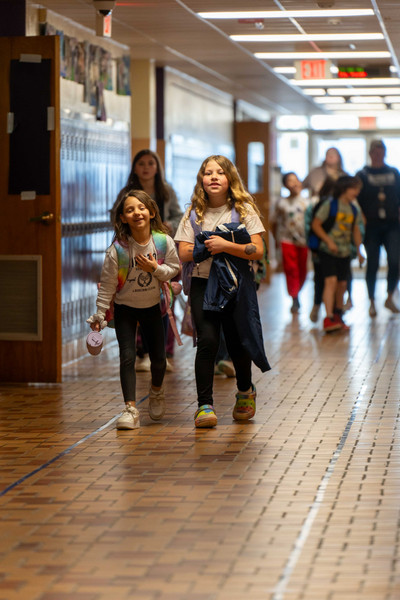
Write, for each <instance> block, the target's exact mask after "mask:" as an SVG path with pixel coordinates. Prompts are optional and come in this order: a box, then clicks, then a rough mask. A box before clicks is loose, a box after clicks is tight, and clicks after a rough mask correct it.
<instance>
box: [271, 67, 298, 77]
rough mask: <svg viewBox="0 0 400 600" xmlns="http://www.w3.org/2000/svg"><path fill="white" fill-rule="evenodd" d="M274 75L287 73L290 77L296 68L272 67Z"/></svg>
mask: <svg viewBox="0 0 400 600" xmlns="http://www.w3.org/2000/svg"><path fill="white" fill-rule="evenodd" d="M274 71H275V73H287V74H288V75H291V74H292V73H296V67H274Z"/></svg>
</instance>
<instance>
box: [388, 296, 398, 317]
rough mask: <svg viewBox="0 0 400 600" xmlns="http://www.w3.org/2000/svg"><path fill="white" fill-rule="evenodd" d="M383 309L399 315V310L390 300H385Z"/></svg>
mask: <svg viewBox="0 0 400 600" xmlns="http://www.w3.org/2000/svg"><path fill="white" fill-rule="evenodd" d="M385 308H388V309H389V310H391V311H392V313H395V314H397V313H400V310H399V309H398V308H397V306H396V305H395V303H394V302H393V300H392V298H389V297H388V298H387V299H386V302H385Z"/></svg>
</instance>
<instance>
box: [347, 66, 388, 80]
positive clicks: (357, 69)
mask: <svg viewBox="0 0 400 600" xmlns="http://www.w3.org/2000/svg"><path fill="white" fill-rule="evenodd" d="M338 69H339V71H338V77H339V78H340V79H363V78H365V77H390V75H391V74H390V67H389V65H363V66H362V65H338Z"/></svg>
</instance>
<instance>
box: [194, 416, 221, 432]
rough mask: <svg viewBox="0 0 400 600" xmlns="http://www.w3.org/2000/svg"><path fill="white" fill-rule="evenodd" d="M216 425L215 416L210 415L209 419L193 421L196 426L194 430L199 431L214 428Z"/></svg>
mask: <svg viewBox="0 0 400 600" xmlns="http://www.w3.org/2000/svg"><path fill="white" fill-rule="evenodd" d="M217 423H218V419H217V417H216V416H215V415H212V416H210V417H204V418H203V419H201V421H197V422H196V421H195V423H194V424H195V426H196V429H201V428H203V427H215V426H216V424H217Z"/></svg>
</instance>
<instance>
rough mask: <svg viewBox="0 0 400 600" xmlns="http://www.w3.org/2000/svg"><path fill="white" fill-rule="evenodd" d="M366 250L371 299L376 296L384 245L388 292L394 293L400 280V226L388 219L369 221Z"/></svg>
mask: <svg viewBox="0 0 400 600" xmlns="http://www.w3.org/2000/svg"><path fill="white" fill-rule="evenodd" d="M364 246H365V251H366V253H367V273H366V281H367V288H368V296H369V299H370V300H374V298H375V284H376V275H377V272H378V269H379V254H380V248H381V246H384V248H385V250H386V254H387V262H388V274H387V292H388V294H392V293H393V292H394V290H395V289H396V286H397V282H398V280H399V260H400V227H399V225H398V223H391V222H387V221H382V222H379V221H377V222H375V223H370V224H368V223H367V226H366V228H365V240H364Z"/></svg>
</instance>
